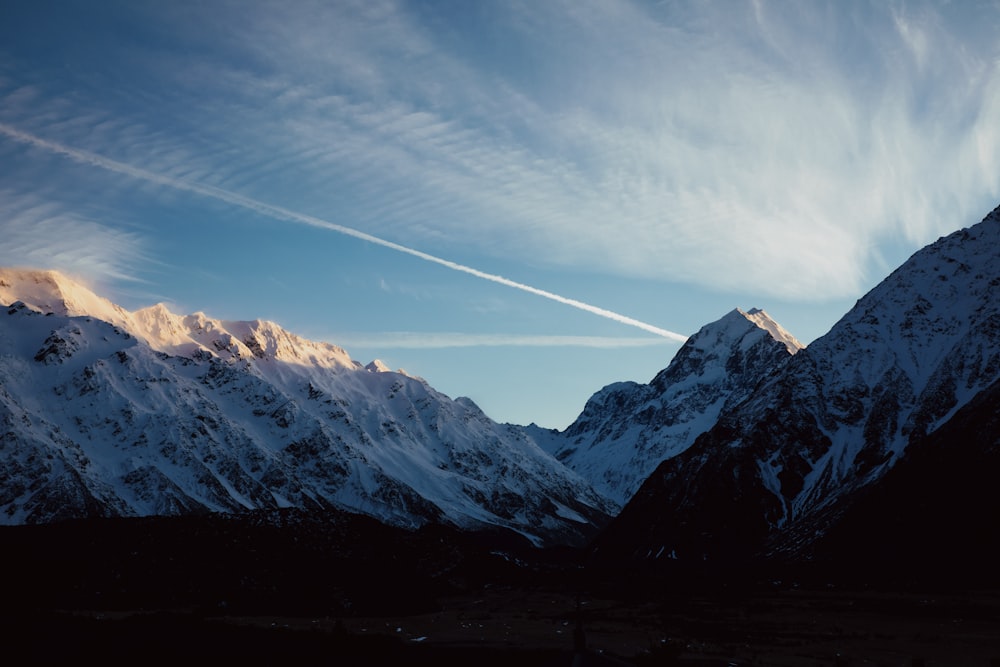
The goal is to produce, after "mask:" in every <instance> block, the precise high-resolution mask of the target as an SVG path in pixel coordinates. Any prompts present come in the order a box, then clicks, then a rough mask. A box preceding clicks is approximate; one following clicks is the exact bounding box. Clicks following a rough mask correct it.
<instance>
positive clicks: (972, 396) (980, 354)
mask: <svg viewBox="0 0 1000 667" xmlns="http://www.w3.org/2000/svg"><path fill="white" fill-rule="evenodd" d="M998 294H1000V208H998V209H996V210H994V211H993V212H992V213H990V214H989V215H988V216H987V217H986V218H985V219H984V220H983V221H982V222H980V223H979V224H977V225H975V226H973V227H971V228H968V229H963V230H961V231H957V232H955V233H953V234H951V235H949V236H946V237H944V238H941V239H939V240H938V241H937V242H935V243H933V244H931V245H929V246H927V247H926V248H924V249H922V250H920V251H919V252H917V253H915V254H914V255H913V256H912V257H911V258H910V259H909V260H908V261H907V262H905V263H904V264H903V265H902V266H901V267H899V268H898V269H897V270H896V271H894V272H893V273H892V274H891V275H890V276H889V277H888V278H886V279H885V280H884V281H883V282H882V283H880V284H879V285H878V286H876V287H875V288H874V289H872V291H871V292H869V293H868V294H866V295H865V296H864V297H863V298H861V299H860V300H859V301H858V302H857V304H856V305H855V306H854V307H853V308H852V309H851V310H850V311H849V312H848V313H847V314H846V315H845V316H844V317H843V318H842V319H841V320H840V321H839V322H838V323H837V324H836V325H834V327H833V328H832V329H831V330H830V332H829V333H827V334H826V335H825V336H823V337H821V338H819V339H818V340H816V341H815V342H813V343H812V344H811V345H809V347H808V348H806V349H803V350H801V351H799V352H798V353H796V354H795V355H794V356H793V357H791V358H790V359H788V360H787V362H786V363H784V364H782V365H780V367H777V368H776V369H775V370H773V371H772V372H771V373H770V374H769V375H767V376H766V377H764V378H763V379H762V382H761V384H760V385H759V386H757V387H756V388H755V389H754V390H753V391H752V392H747V393H745V394H742V395H741V398H742V399H744V400H733V401H729V402H728V403H727V404H726V405H725V407H724V409H722V410H721V412H720V413H719V417H718V420H717V421H716V423H715V424H714V425H712V426H711V428H709V429H707V430H706V431H705V432H704V433H702V434H701V435H700V436H698V437H697V438H696V439H695V440H694V443H693V444H692V445H691V446H690V447H688V448H687V449H685V450H684V451H683V452H681V453H679V454H678V455H676V456H674V457H672V458H669V459H667V460H665V461H664V462H663V463H661V464H660V465H659V467H658V468H657V469H656V471H655V472H654V473H653V474H652V475H651V476H650V477H649V479H647V480H646V482H645V483H644V484H643V485H642V487H641V488H640V489H639V491H638V492H637V494H636V495H635V496H634V497H633V498H632V499H631V501H630V502H629V503H628V505H627V506H626V507H625V509H624V510H623V511H622V513H621V514H620V516H619V517H618V518H617V519H616V521H615V522H614V523H613V525H612V526H610V527H609V529H608V530H607V531H606V532H604V533H603V534H602V536H601V538H600V539H599V540H598V542H597V545H596V550H597V554H599V557H604V558H612V559H613V558H615V557H625V558H630V559H636V558H638V559H642V560H648V561H657V560H666V559H678V560H687V561H689V562H690V561H699V562H700V561H703V560H716V561H719V560H730V559H742V558H746V557H748V556H765V555H771V556H781V557H783V558H788V557H791V558H801V557H811V556H812V555H813V550H814V546H815V545H816V542H817V540H818V539H819V538H821V537H822V536H823V535H824V534H825V533H827V532H828V530H829V529H830V528H831V526H834V525H837V524H838V522H840V521H841V520H842V519H843V517H844V516H845V515H849V516H850V517H854V519H853V520H857V519H858V518H859V517H861V516H862V515H863V513H861V514H859V513H858V512H857V511H855V512H848V509H849V508H850V507H851V506H852V505H854V504H856V503H861V502H862V499H863V498H867V497H869V494H870V493H871V492H873V489H875V488H876V487H880V486H881V484H877V483H880V482H881V480H883V478H886V476H887V473H889V471H890V470H892V469H893V468H894V467H895V466H899V473H900V474H899V475H894V476H893V477H892V479H902V480H904V481H898V482H893V483H894V484H898V485H899V486H898V487H897V488H908V484H909V483H910V482H907V481H905V480H907V479H910V480H911V482H912V479H915V477H913V476H914V475H915V474H916V473H915V472H907V471H919V475H920V479H922V480H924V481H925V482H926V483H927V484H929V485H930V487H929V491H928V492H930V491H934V492H935V494H936V497H941V495H942V494H941V493H939V492H940V489H936V488H935V480H934V476H933V475H932V474H929V471H931V470H932V469H933V468H934V466H928V464H927V463H926V461H928V460H934V461H936V462H937V468H938V469H939V470H940V477H941V479H951V480H952V483H951V485H950V486H949V487H948V488H953V487H954V486H956V484H955V483H954V480H955V479H956V475H955V474H954V472H955V470H956V469H960V468H964V467H965V466H966V465H967V464H969V463H971V462H973V461H985V462H991V465H992V466H993V468H992V471H993V473H994V474H995V473H998V472H1000V470H997V466H996V463H997V459H996V456H995V455H990V456H987V455H986V453H985V452H980V453H978V454H976V455H975V456H973V455H972V454H971V453H970V452H969V451H968V450H970V445H969V443H968V442H963V443H961V444H959V443H954V442H944V441H942V438H945V437H946V435H942V434H947V433H953V434H958V433H960V434H964V435H962V436H961V437H962V439H963V440H967V438H968V435H969V433H970V432H971V430H970V427H968V426H967V425H966V426H965V427H964V429H959V428H958V427H956V426H952V425H951V421H952V420H953V418H956V417H958V416H961V415H966V413H967V412H968V410H965V409H966V408H967V406H969V409H970V410H972V409H973V408H974V409H975V415H974V417H970V416H968V415H966V417H965V419H966V422H965V423H966V424H968V423H980V424H985V423H995V419H994V420H993V421H992V422H990V421H989V415H990V414H995V413H996V409H997V408H996V401H995V397H996V389H995V387H996V383H997V381H998V378H1000V299H998V298H997V295H998ZM668 370H669V369H668ZM988 391H989V392H991V393H986V392H988ZM985 399H989V400H985ZM984 400H985V403H984V402H983V401H984ZM963 410H965V412H963ZM946 427H947V428H946ZM995 435H996V434H995V432H994V433H993V434H992V436H991V435H989V434H984V435H981V436H980V437H981V439H983V442H985V444H984V445H983V446H984V447H993V448H995V446H996V437H995ZM955 437H958V436H955ZM911 449H912V450H913V452H912V454H911V452H910V450H911ZM971 449H973V450H975V449H977V448H976V447H971ZM911 459H912V460H911ZM901 460H902V461H903V463H900V462H901ZM919 461H924V463H920V462H919ZM980 473H982V474H987V475H988V474H989V473H986V472H984V471H980ZM973 478H974V479H981V475H979V476H974V477H972V478H970V479H973ZM879 490H881V489H879ZM907 497H908V498H912V497H913V492H912V488H911V491H910V495H909V496H907ZM865 502H870V501H865ZM859 506H860V505H859ZM952 506H954V505H952ZM897 507H898V505H897ZM911 511H913V512H916V511H917V510H916V507H914V508H912V509H911ZM966 511H970V512H975V511H987V508H978V509H977V508H968V509H967V510H966ZM992 511H994V512H995V504H994V510H992ZM916 522H917V519H916V518H915V516H911V518H910V523H911V525H916ZM838 530H839V532H838V534H840V535H845V534H861V533H863V532H864V531H862V530H861V529H860V528H858V529H855V528H850V527H847V526H841V527H840V528H839V529H838ZM869 531H870V528H869ZM990 534H991V535H992V531H991V532H990ZM969 537H970V539H973V538H975V536H974V535H972V536H969ZM925 539H931V540H933V539H934V537H933V536H931V535H928V536H925ZM835 542H836V544H839V545H840V547H844V544H845V542H844V541H843V539H842V538H838V540H837V541H835ZM831 548H832V547H831ZM956 548H958V547H957V545H956Z"/></svg>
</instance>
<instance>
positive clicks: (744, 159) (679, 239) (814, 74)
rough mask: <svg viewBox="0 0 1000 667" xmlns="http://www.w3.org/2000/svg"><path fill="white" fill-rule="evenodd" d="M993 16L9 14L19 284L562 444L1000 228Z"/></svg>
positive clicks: (346, 7)
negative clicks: (385, 386) (166, 315)
mask: <svg viewBox="0 0 1000 667" xmlns="http://www.w3.org/2000/svg"><path fill="white" fill-rule="evenodd" d="M997 34H1000V2H998V1H978V2H977V1H976V0H968V1H963V2H904V1H902V0H880V1H872V2H861V1H853V0H840V1H832V2H810V1H808V0H803V1H796V2H792V1H782V2H777V1H771V0H756V1H752V2H739V1H736V0H728V1H725V2H715V1H712V0H693V1H690V2H688V1H674V0H666V1H661V2H653V1H649V2H639V1H633V0H565V1H563V0H545V1H544V2H538V1H537V0H531V1H526V2H519V1H518V0H504V1H502V2H500V1H497V2H494V1H491V0H477V1H475V2H468V1H465V0H454V1H452V0H440V1H431V0H421V1H416V0H414V1H399V2H397V1H394V0H363V1H357V2H355V1H343V2H340V1H336V0H333V1H322V2H319V1H316V2H313V1H311V0H296V2H262V1H257V2H255V1H251V0H246V1H236V0H233V1H231V2H230V1H222V0H207V1H204V2H194V1H186V0H178V1H176V2H153V1H143V0H128V1H116V0H101V1H100V2H98V1H96V0H91V1H87V2H83V1H81V2H76V1H72V0H63V1H61V2H53V1H48V0H28V1H25V0H4V2H3V3H0V265H4V266H30V267H38V268H52V269H58V270H61V271H64V272H66V273H68V274H70V275H73V276H75V277H78V278H80V279H82V280H84V281H85V282H86V283H87V284H89V285H90V286H92V287H93V288H94V289H95V290H96V291H98V292H99V293H100V294H102V295H104V296H107V297H108V298H110V299H112V300H113V301H115V302H116V303H119V304H121V305H123V306H125V307H126V308H129V309H137V308H141V307H145V306H148V305H152V304H155V303H160V302H163V303H166V304H167V305H168V306H169V307H170V309H171V310H173V311H174V312H177V313H181V314H186V313H191V312H196V311H202V312H205V313H207V314H209V315H210V316H212V317H216V318H219V319H231V320H252V319H258V318H260V319H268V320H273V321H275V322H277V323H279V324H280V325H282V326H283V327H284V328H286V329H288V330H290V331H292V332H294V333H296V334H299V335H302V336H305V337H307V338H312V339H316V340H325V341H328V342H331V343H334V344H337V345H340V346H341V347H344V348H345V349H346V350H347V351H348V352H349V353H350V355H351V356H352V357H353V358H354V359H356V360H358V361H360V362H362V363H367V362H368V361H370V360H372V359H374V358H378V359H381V360H382V361H383V362H384V363H386V364H387V365H389V366H390V367H392V368H403V369H405V370H406V371H407V372H409V373H411V374H414V375H418V376H421V377H423V378H425V379H426V380H427V381H428V382H429V383H430V384H431V385H432V386H433V387H435V388H436V389H438V390H439V391H442V392H444V393H445V394H447V395H449V396H451V397H453V398H456V397H459V396H467V397H470V398H471V399H472V400H474V401H475V402H476V403H477V404H479V405H480V407H481V408H482V409H483V410H484V411H485V412H486V414H487V415H489V416H490V417H491V418H493V419H495V420H497V421H500V422H511V423H517V424H527V423H531V422H534V423H537V424H539V425H542V426H546V427H550V428H559V429H562V428H565V427H566V426H567V425H569V424H570V423H571V422H572V421H573V420H574V419H575V418H576V416H577V415H578V414H579V413H580V412H581V410H582V409H583V407H584V405H585V403H586V400H587V399H588V398H589V397H590V396H591V395H592V394H593V393H594V392H596V391H598V390H599V389H601V388H602V387H603V386H605V385H607V384H609V383H612V382H617V381H626V380H631V381H636V382H648V381H649V380H650V379H652V378H653V376H654V375H656V373H657V372H658V371H659V370H660V369H662V368H664V367H666V365H667V364H668V363H669V362H670V359H671V358H672V357H673V355H674V354H675V353H676V352H677V350H678V349H679V348H680V345H681V344H682V341H683V340H684V337H686V336H688V335H690V334H692V333H694V332H696V331H697V330H698V329H699V328H700V327H701V326H703V325H705V324H707V323H709V322H712V321H714V320H717V319H719V318H720V317H722V316H723V315H725V314H726V313H727V312H729V311H731V310H732V309H733V308H742V309H744V310H748V309H750V308H763V309H764V310H766V311H767V312H768V313H769V314H770V315H771V316H772V317H773V318H774V319H775V320H777V321H778V322H779V323H780V324H781V325H782V326H784V328H785V329H787V330H789V331H790V332H791V333H792V334H793V335H795V336H796V337H797V338H798V339H799V340H800V341H801V342H803V343H806V344H808V343H809V342H811V341H812V340H815V339H816V338H818V337H819V336H821V335H823V334H824V333H825V332H826V331H828V330H829V329H830V327H831V326H832V325H833V324H834V323H835V322H836V321H837V320H838V319H839V318H840V317H841V316H842V315H843V314H844V313H845V312H847V310H848V309H849V308H850V307H851V306H852V305H853V304H854V302H855V301H856V300H857V299H858V298H860V297H861V296H863V295H864V294H865V293H866V292H867V291H868V290H869V289H871V288H872V287H874V286H875V285H876V284H877V283H878V282H879V281H880V280H882V279H883V278H884V277H885V276H886V275H888V273H890V272H891V271H892V270H893V269H894V268H896V267H897V266H898V265H899V264H901V263H902V262H903V261H905V260H906V258H907V257H909V256H910V255H911V254H912V253H913V252H915V251H916V250H918V249H919V248H921V247H922V246H924V245H926V244H928V243H931V242H933V241H934V240H935V239H937V238H938V237H940V236H942V235H945V234H948V233H950V232H952V231H954V230H956V229H959V228H962V227H967V226H969V225H972V224H975V223H976V222H978V221H979V220H981V219H982V218H983V216H985V215H986V214H987V213H988V212H989V211H991V210H992V209H993V208H995V207H996V206H997V204H1000V40H997V39H996V35H997Z"/></svg>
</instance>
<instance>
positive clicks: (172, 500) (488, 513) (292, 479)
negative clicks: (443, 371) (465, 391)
mask: <svg viewBox="0 0 1000 667" xmlns="http://www.w3.org/2000/svg"><path fill="white" fill-rule="evenodd" d="M0 302H4V303H5V304H6V305H7V307H6V308H5V311H4V312H3V315H0V432H2V433H3V435H2V436H0V521H2V522H3V523H7V524H20V523H47V522H52V521H56V520H59V519H66V518H74V517H92V516H147V515H174V514H190V513H205V512H245V511H251V510H273V509H279V508H301V509H307V510H322V509H323V508H337V509H340V510H349V511H354V512H359V513H363V514H367V515H370V516H373V517H376V518H378V519H380V520H383V521H385V522H387V523H391V524H394V525H399V526H409V527H416V526H420V525H424V524H426V523H428V522H442V523H447V524H451V525H454V526H458V527H462V528H466V529H482V528H491V527H493V528H502V529H509V530H513V531H516V532H518V533H521V534H523V535H524V536H525V537H527V538H528V539H530V540H532V541H533V542H535V543H537V544H543V543H547V542H550V541H556V542H570V543H573V542H576V543H579V542H581V541H583V540H585V539H586V538H588V537H590V536H592V534H593V533H594V532H595V530H596V529H597V528H598V527H600V526H601V525H603V524H604V523H605V522H606V521H607V520H608V518H609V516H610V515H611V514H613V513H615V512H616V511H617V509H618V506H617V505H615V504H614V503H613V502H610V501H609V500H607V499H606V498H604V497H603V496H602V495H600V494H598V493H596V492H595V491H594V490H593V489H592V488H591V486H590V485H589V484H588V483H587V482H586V481H584V480H583V479H582V478H581V477H580V476H579V475H577V474H575V473H573V472H572V471H570V470H569V469H567V468H566V467H565V466H563V465H561V464H559V463H558V462H557V461H556V460H555V459H553V458H552V457H551V456H550V455H548V454H547V453H545V452H544V451H542V450H541V449H540V448H539V447H538V446H537V445H536V443H535V442H534V441H532V440H531V439H530V438H529V437H527V436H526V435H525V433H524V432H523V431H522V430H521V429H520V428H517V427H513V426H508V425H501V424H497V423H495V422H493V421H492V420H490V419H489V418H488V417H486V415H484V414H483V413H482V411H481V410H480V409H479V408H478V407H477V406H476V405H475V404H474V403H473V402H472V401H470V400H468V399H464V398H460V399H458V400H452V399H450V398H449V397H447V396H445V395H443V394H441V393H439V392H437V391H435V390H434V389H433V388H432V387H430V386H429V385H428V384H427V383H426V382H424V381H423V380H421V379H419V378H415V377H411V376H409V375H407V374H406V373H403V372H389V371H387V370H386V369H385V367H384V365H383V364H381V363H380V362H378V361H375V362H372V363H370V364H368V365H367V366H365V365H362V364H361V363H359V362H355V361H353V360H352V359H351V358H350V357H349V356H348V354H347V353H346V352H345V351H344V350H342V349H340V348H339V347H336V346H334V345H329V344H326V343H317V342H313V341H308V340H305V339H303V338H300V337H298V336H295V335H294V334H291V333H289V332H287V331H285V330H283V329H282V328H281V327H279V326H278V325H276V324H274V323H272V322H265V321H254V322H229V321H219V320H214V319H212V318H210V317H208V316H206V315H205V314H203V313H196V314H193V315H188V316H179V315H175V314H173V313H171V312H170V311H169V310H168V309H167V308H166V307H165V306H163V305H162V304H161V305H156V306H152V307H150V308H146V309H143V310H139V311H135V312H129V311H126V310H124V309H123V308H121V307H119V306H116V305H114V304H112V303H111V302H109V301H107V300H106V299H103V298H102V297H99V296H97V295H95V294H94V293H92V292H91V291H90V290H88V289H87V288H85V287H83V286H82V285H80V284H79V283H77V282H74V281H73V280H71V279H69V278H67V277H66V276H64V275H62V274H60V273H57V272H54V271H34V270H16V269H4V270H2V271H0Z"/></svg>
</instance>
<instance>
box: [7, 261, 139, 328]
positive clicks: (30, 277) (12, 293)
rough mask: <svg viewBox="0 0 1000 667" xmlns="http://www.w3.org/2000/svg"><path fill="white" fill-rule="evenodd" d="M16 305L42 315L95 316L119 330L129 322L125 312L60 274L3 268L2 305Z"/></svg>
mask: <svg viewBox="0 0 1000 667" xmlns="http://www.w3.org/2000/svg"><path fill="white" fill-rule="evenodd" d="M15 301H22V302H23V303H24V304H25V305H26V306H28V307H30V308H32V309H33V310H37V311H40V312H42V313H54V314H56V315H63V316H69V317H74V316H91V317H96V318H99V319H102V320H104V321H106V322H110V323H112V324H114V325H117V326H121V325H123V324H124V323H125V321H126V320H127V319H128V312H127V311H126V310H125V309H123V308H121V307H120V306H116V305H115V304H113V303H111V302H110V301H108V300H107V299H105V298H104V297H100V296H98V295H97V294H95V293H94V292H93V291H91V290H90V288H88V287H86V286H85V285H83V284H82V283H81V282H79V281H78V280H76V279H74V278H71V277H69V276H67V275H66V274H63V273H60V272H59V271H53V270H48V269H30V268H10V267H0V303H3V304H5V305H9V304H11V303H13V302H15Z"/></svg>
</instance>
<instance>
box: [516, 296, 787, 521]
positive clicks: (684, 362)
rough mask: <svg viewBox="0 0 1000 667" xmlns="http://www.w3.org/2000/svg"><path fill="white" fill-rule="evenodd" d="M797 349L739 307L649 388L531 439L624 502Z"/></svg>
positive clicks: (606, 399)
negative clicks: (563, 429) (666, 462)
mask: <svg viewBox="0 0 1000 667" xmlns="http://www.w3.org/2000/svg"><path fill="white" fill-rule="evenodd" d="M800 349H802V344H801V343H799V342H798V341H797V340H795V338H794V337H793V336H792V335H791V334H789V333H788V332H787V331H785V330H784V329H783V328H782V327H781V326H780V325H779V324H778V323H777V322H775V321H774V320H772V319H771V318H770V317H769V316H768V315H767V313H765V312H764V311H763V310H758V309H752V310H750V311H748V312H744V311H742V310H739V309H736V310H733V311H731V312H729V313H728V314H726V315H725V316H724V317H722V318H721V319H720V320H718V321H716V322H713V323H711V324H708V325H706V326H704V327H702V328H701V330H699V331H698V332H697V333H696V334H694V335H693V336H691V337H690V338H689V339H688V340H687V342H685V343H684V345H683V346H682V347H681V348H680V350H678V351H677V354H676V355H675V356H674V358H673V360H672V361H671V362H670V364H669V365H668V366H667V367H666V368H665V369H664V370H662V371H660V372H659V373H658V374H657V375H656V377H654V378H653V380H652V381H651V382H649V383H648V384H638V383H635V382H619V383H615V384H612V385H608V386H607V387H605V388H604V389H602V390H601V391H599V392H597V393H596V394H594V395H593V396H592V397H591V398H590V400H589V401H588V402H587V405H586V407H585V408H584V410H583V412H582V413H581V414H580V416H579V417H578V418H577V420H576V421H575V422H574V423H573V424H571V425H570V426H569V427H568V428H567V429H566V430H565V431H562V432H559V433H555V432H547V433H544V432H543V433H539V432H538V431H532V433H533V435H534V437H535V438H536V439H537V440H538V441H539V444H541V445H542V446H543V447H544V448H545V449H547V450H548V451H550V452H551V453H552V454H553V455H554V456H555V457H556V458H557V459H559V460H560V461H562V462H563V463H565V464H566V465H567V466H569V467H570V468H572V469H573V470H575V471H577V472H578V473H580V474H581V475H582V476H583V477H584V478H585V479H587V480H589V481H590V482H591V483H592V484H593V485H594V486H595V487H596V488H597V489H598V490H599V491H601V492H602V493H604V494H605V495H607V496H609V497H611V498H613V499H614V500H616V501H617V502H619V503H622V504H624V503H625V502H627V501H628V499H629V498H631V497H632V495H633V494H634V493H635V492H636V490H637V489H638V488H639V486H640V485H641V484H642V482H643V481H645V480H646V478H647V477H649V475H650V474H651V473H652V472H653V470H655V469H656V466H657V465H659V464H660V462H662V461H664V460H665V459H668V458H671V457H674V456H677V455H678V454H680V453H682V452H683V451H684V450H686V449H687V448H688V447H690V446H691V444H692V443H693V442H694V440H695V438H697V437H698V436H699V435H701V434H702V433H704V432H705V431H707V430H708V429H709V428H711V427H712V426H713V425H714V424H715V422H716V420H717V419H718V417H719V414H720V413H721V412H722V411H723V410H724V409H727V408H731V407H733V406H735V405H736V404H738V403H740V402H742V401H743V400H745V399H746V398H747V397H748V396H749V395H750V394H751V392H753V390H754V388H755V387H756V386H757V384H758V383H759V382H760V381H761V380H762V379H763V378H766V377H768V376H769V375H771V374H773V373H774V372H775V371H777V369H779V368H780V367H781V366H783V365H784V364H785V363H786V362H787V361H788V360H789V359H791V357H792V355H793V354H795V353H796V352H798V351H799V350H800Z"/></svg>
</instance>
